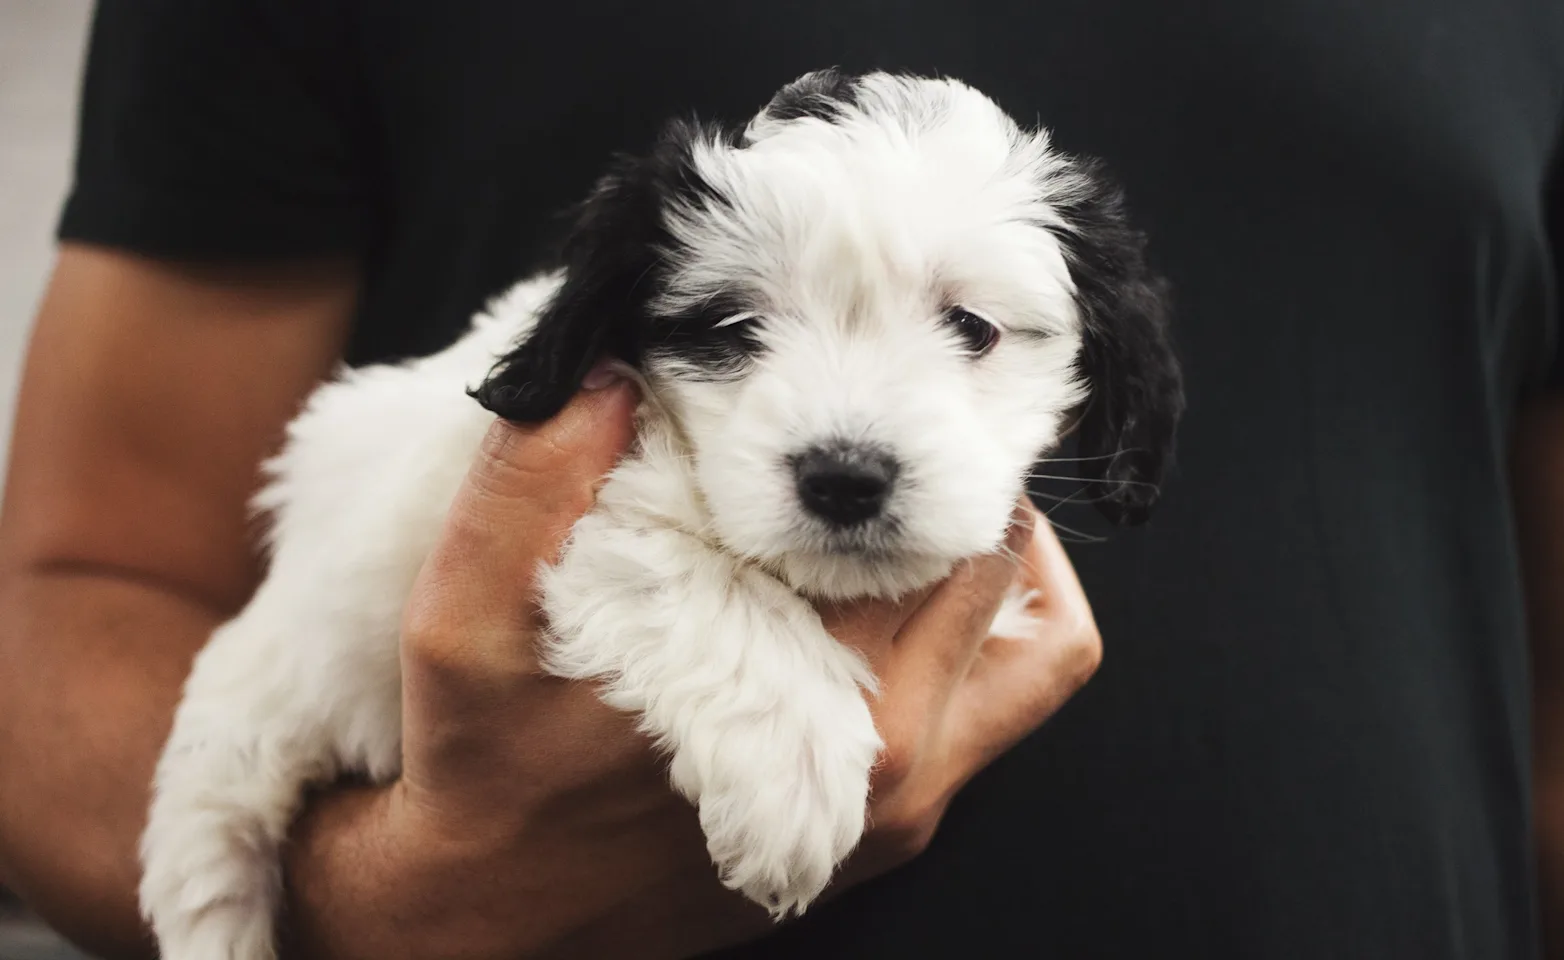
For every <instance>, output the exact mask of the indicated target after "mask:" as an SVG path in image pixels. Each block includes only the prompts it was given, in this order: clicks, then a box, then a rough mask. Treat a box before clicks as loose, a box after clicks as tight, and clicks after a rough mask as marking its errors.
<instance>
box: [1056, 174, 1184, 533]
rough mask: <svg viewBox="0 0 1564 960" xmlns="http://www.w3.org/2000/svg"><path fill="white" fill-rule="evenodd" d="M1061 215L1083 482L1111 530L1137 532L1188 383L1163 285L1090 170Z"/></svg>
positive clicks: (1168, 454) (1167, 461) (1162, 469)
mask: <svg viewBox="0 0 1564 960" xmlns="http://www.w3.org/2000/svg"><path fill="white" fill-rule="evenodd" d="M1081 173H1083V174H1084V177H1083V180H1082V183H1083V184H1084V186H1083V188H1082V189H1081V190H1080V191H1079V192H1077V193H1075V194H1074V195H1073V196H1072V197H1071V198H1070V199H1069V200H1067V201H1065V202H1063V203H1061V204H1060V205H1059V209H1060V212H1061V213H1062V214H1063V215H1064V218H1065V220H1066V222H1067V224H1068V226H1067V227H1066V228H1065V229H1064V230H1062V231H1061V232H1060V239H1061V241H1062V242H1063V245H1064V247H1065V252H1066V256H1067V258H1068V260H1069V264H1070V274H1071V276H1072V278H1073V279H1074V281H1075V287H1076V303H1077V307H1078V309H1079V310H1080V314H1081V323H1082V326H1083V346H1082V350H1081V358H1080V366H1081V371H1082V372H1083V373H1084V374H1085V375H1086V378H1087V381H1088V385H1089V387H1090V389H1091V393H1090V395H1089V397H1088V399H1087V400H1086V403H1085V406H1084V408H1083V409H1082V411H1081V414H1080V421H1079V425H1078V428H1077V437H1078V439H1077V452H1078V454H1079V456H1080V457H1081V458H1082V459H1081V462H1080V470H1079V473H1080V475H1081V477H1082V478H1083V479H1086V480H1090V481H1093V482H1094V487H1095V489H1093V490H1091V491H1090V492H1091V493H1092V494H1093V495H1094V496H1095V497H1096V503H1097V508H1098V509H1099V510H1100V511H1101V512H1102V514H1103V515H1104V516H1106V517H1107V518H1108V519H1109V520H1111V521H1113V522H1114V523H1116V524H1121V525H1131V524H1139V523H1143V522H1144V521H1145V520H1146V519H1147V517H1149V516H1150V514H1151V508H1152V507H1153V506H1154V505H1155V504H1156V501H1157V498H1158V496H1159V495H1160V493H1161V484H1162V480H1163V478H1164V477H1165V476H1166V475H1167V472H1168V470H1169V468H1170V467H1171V466H1172V463H1173V449H1174V435H1175V433H1176V432H1177V428H1178V422H1179V419H1180V418H1181V417H1182V416H1183V413H1184V382H1183V374H1182V372H1181V370H1180V367H1179V362H1178V358H1177V356H1176V355H1175V354H1174V351H1173V344H1172V342H1171V340H1170V339H1169V333H1168V311H1169V303H1168V291H1167V283H1166V281H1164V280H1163V279H1162V278H1161V277H1159V276H1156V275H1155V274H1153V273H1152V272H1151V270H1150V268H1148V267H1147V265H1146V257H1145V238H1144V237H1143V236H1142V235H1141V234H1140V233H1139V232H1138V231H1136V230H1135V229H1134V228H1133V227H1132V226H1131V225H1130V223H1129V221H1128V219H1127V218H1126V217H1125V213H1124V200H1123V196H1122V194H1121V193H1120V191H1119V189H1118V188H1117V187H1116V186H1115V185H1113V184H1112V183H1110V182H1109V181H1108V180H1107V179H1106V178H1105V177H1104V175H1103V173H1102V171H1101V169H1100V168H1099V167H1098V166H1097V165H1096V164H1085V165H1082V167H1081Z"/></svg>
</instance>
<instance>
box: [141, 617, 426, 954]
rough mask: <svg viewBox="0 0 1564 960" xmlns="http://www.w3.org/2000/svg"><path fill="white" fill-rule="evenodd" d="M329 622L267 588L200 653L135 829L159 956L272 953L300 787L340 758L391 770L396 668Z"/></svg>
mask: <svg viewBox="0 0 1564 960" xmlns="http://www.w3.org/2000/svg"><path fill="white" fill-rule="evenodd" d="M262 589H263V591H265V590H266V588H265V587H263V588H262ZM333 626H334V625H333V624H330V623H326V624H324V625H323V624H320V623H316V624H311V625H304V624H298V623H293V622H290V620H289V619H288V614H287V609H286V606H285V605H284V604H282V603H276V602H268V599H267V597H266V596H265V595H264V593H263V594H262V595H258V596H257V598H256V601H255V602H254V603H252V605H251V606H250V607H248V608H247V609H246V610H245V611H244V613H242V614H241V615H240V616H239V617H238V618H237V619H235V620H233V621H231V622H229V623H228V624H226V625H225V626H223V627H222V628H221V629H219V630H218V631H217V632H216V633H214V634H213V636H212V640H211V642H210V643H209V644H208V645H207V647H206V649H205V650H203V651H202V653H201V655H200V657H198V658H197V660H196V664H195V667H194V670H193V671H192V673H191V675H190V679H189V680H188V681H187V683H186V687H185V696H184V700H183V701H182V702H181V704H180V707H179V710H178V712H177V713H176V715H175V719H174V728H173V732H172V734H171V735H170V737H169V741H168V744H167V746H166V747H165V748H164V752H163V755H162V758H161V759H160V760H159V762H158V768H157V778H156V782H155V785H154V791H155V792H154V798H153V802H152V808H151V814H150V818H149V820H148V823H147V828H146V831H145V833H144V834H143V835H142V840H141V857H142V865H143V868H144V869H143V874H142V882H141V905H142V912H143V913H144V914H145V916H146V917H147V919H148V920H150V921H151V924H152V927H153V931H154V932H155V933H156V935H157V939H158V943H159V947H160V950H161V956H162V957H163V960H271V958H272V957H274V955H275V954H274V948H273V943H272V941H273V923H274V922H275V910H276V906H277V901H278V894H279V888H280V876H279V872H280V871H279V866H278V848H279V846H280V844H281V842H282V840H283V838H284V836H285V835H286V833H287V830H288V827H289V824H290V821H291V820H292V819H293V816H294V814H295V813H296V812H297V809H298V806H299V802H300V799H301V795H302V792H303V790H304V788H305V786H306V785H307V784H309V783H311V782H323V781H327V780H330V779H332V778H333V777H335V776H336V775H337V773H338V771H339V770H340V769H342V768H343V767H353V768H356V769H359V770H362V771H364V772H366V773H368V774H369V775H370V776H371V777H372V778H374V779H377V780H380V779H385V778H387V777H389V776H391V775H393V774H394V773H395V768H396V766H397V764H398V763H399V762H400V750H399V745H400V709H401V707H400V701H399V700H398V699H397V690H398V684H397V680H396V673H395V668H394V666H393V665H390V664H386V663H384V662H381V663H378V664H371V663H359V664H355V663H351V662H350V660H351V659H352V657H353V654H354V651H355V648H354V647H353V646H352V645H351V644H348V643H341V642H337V641H339V640H341V639H342V637H341V636H340V634H339V633H334V630H333ZM335 626H336V627H337V628H340V627H342V626H343V625H341V624H338V625H335ZM304 637H308V640H304V639H303V638H304ZM389 647H390V659H391V660H393V661H394V659H395V649H396V644H395V640H394V636H393V638H392V640H391V642H390V643H389ZM358 649H359V650H364V649H365V648H363V647H360V648H358ZM324 658H329V660H328V659H324ZM379 659H381V660H382V661H383V660H384V659H385V658H384V657H380V658H379ZM388 672H389V675H388Z"/></svg>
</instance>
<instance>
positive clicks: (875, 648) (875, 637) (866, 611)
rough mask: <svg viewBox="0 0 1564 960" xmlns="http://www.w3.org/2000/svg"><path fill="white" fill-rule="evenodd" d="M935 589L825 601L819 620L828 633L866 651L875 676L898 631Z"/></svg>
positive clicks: (865, 654)
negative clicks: (884, 597) (896, 595)
mask: <svg viewBox="0 0 1564 960" xmlns="http://www.w3.org/2000/svg"><path fill="white" fill-rule="evenodd" d="M934 589H935V587H934V585H932V584H931V585H929V586H927V587H924V588H923V589H921V590H917V591H914V592H913V593H911V594H909V595H907V596H905V597H901V598H899V599H896V600H878V599H876V600H855V601H853V602H851V603H830V604H826V605H824V606H823V607H821V610H820V621H821V623H822V624H824V626H825V629H826V632H827V633H829V634H830V635H831V636H833V637H835V638H836V639H837V640H838V641H840V642H841V643H844V644H846V645H847V646H849V647H852V648H853V649H854V650H857V651H858V652H859V653H861V654H863V655H864V657H865V659H867V660H868V661H869V666H870V667H871V668H872V669H873V670H874V674H875V676H882V675H883V674H882V671H883V669H884V667H885V663H886V661H887V660H888V659H889V658H890V655H891V651H892V650H893V649H894V646H895V641H896V635H897V634H898V633H899V632H900V631H901V629H902V627H903V626H904V625H905V624H906V623H907V621H908V619H910V618H911V617H912V615H913V614H914V613H916V612H917V611H918V608H920V607H921V606H923V604H924V602H925V601H927V599H928V597H929V595H930V594H932V593H933V592H934Z"/></svg>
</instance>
